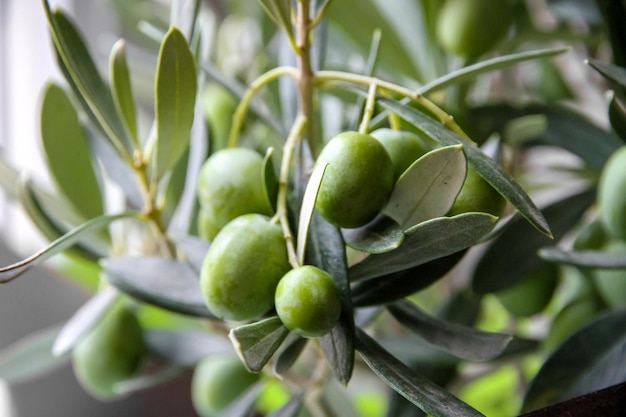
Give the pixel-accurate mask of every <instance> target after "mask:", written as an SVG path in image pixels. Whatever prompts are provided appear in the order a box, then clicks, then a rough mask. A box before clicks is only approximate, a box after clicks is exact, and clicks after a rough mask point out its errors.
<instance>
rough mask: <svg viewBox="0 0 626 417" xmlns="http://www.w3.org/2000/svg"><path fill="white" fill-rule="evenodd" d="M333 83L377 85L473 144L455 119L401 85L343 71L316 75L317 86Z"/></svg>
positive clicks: (320, 72) (321, 72)
mask: <svg viewBox="0 0 626 417" xmlns="http://www.w3.org/2000/svg"><path fill="white" fill-rule="evenodd" d="M333 81H342V82H347V83H351V84H357V85H364V86H368V87H369V86H370V85H371V84H376V85H377V86H378V88H380V89H382V90H386V91H388V92H390V93H394V94H398V95H401V96H403V97H406V98H408V99H410V100H412V101H414V102H415V103H418V104H419V105H421V106H423V107H424V108H425V109H426V110H428V111H429V112H431V113H432V114H433V115H435V117H437V119H438V120H439V122H440V123H441V124H443V125H444V126H446V127H447V128H448V129H450V130H452V131H453V132H455V133H456V134H458V135H459V136H461V137H462V138H463V139H466V140H468V141H470V142H472V143H473V141H472V139H471V138H470V137H469V136H468V135H467V134H466V133H465V132H464V131H463V129H461V127H460V126H459V125H458V124H457V123H456V121H455V120H454V118H453V117H452V116H451V115H449V114H448V113H446V112H445V111H444V110H442V109H441V108H440V107H439V106H437V105H436V104H435V103H433V102H432V101H430V100H429V99H427V98H426V97H424V96H423V95H421V94H417V93H415V92H414V91H412V90H410V89H408V88H406V87H402V86H400V85H397V84H394V83H391V82H388V81H384V80H381V79H379V78H376V77H370V76H367V75H360V74H353V73H348V72H343V71H328V70H325V71H318V72H317V73H316V74H315V82H316V84H317V85H323V84H324V83H328V82H333Z"/></svg>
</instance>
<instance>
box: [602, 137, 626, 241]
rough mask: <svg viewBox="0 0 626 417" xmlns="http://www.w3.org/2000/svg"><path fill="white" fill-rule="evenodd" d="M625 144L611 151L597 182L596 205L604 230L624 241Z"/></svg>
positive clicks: (625, 197)
mask: <svg viewBox="0 0 626 417" xmlns="http://www.w3.org/2000/svg"><path fill="white" fill-rule="evenodd" d="M625 190H626V146H622V147H621V148H619V149H618V150H617V151H615V152H613V154H612V155H611V157H610V158H609V159H608V161H607V162H606V164H605V165H604V168H603V169H602V174H601V175H600V182H599V183H598V207H599V209H600V211H599V215H600V220H601V221H602V224H603V225H604V227H605V229H606V231H607V232H608V233H609V234H610V235H612V236H614V237H616V238H618V239H620V240H623V241H626V192H625Z"/></svg>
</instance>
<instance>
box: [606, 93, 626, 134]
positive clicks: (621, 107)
mask: <svg viewBox="0 0 626 417" xmlns="http://www.w3.org/2000/svg"><path fill="white" fill-rule="evenodd" d="M609 121H610V122H611V127H612V128H613V131H614V132H615V133H616V134H617V135H618V136H619V137H620V138H621V139H622V141H625V142H626V92H625V94H615V95H613V98H612V99H611V102H610V103H609Z"/></svg>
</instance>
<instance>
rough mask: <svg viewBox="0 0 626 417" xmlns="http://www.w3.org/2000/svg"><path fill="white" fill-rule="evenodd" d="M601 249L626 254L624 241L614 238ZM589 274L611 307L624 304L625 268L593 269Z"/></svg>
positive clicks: (625, 291)
mask: <svg viewBox="0 0 626 417" xmlns="http://www.w3.org/2000/svg"><path fill="white" fill-rule="evenodd" d="M602 250H604V251H605V252H609V253H621V254H624V255H625V256H626V243H625V242H623V241H620V240H614V241H611V242H609V243H608V244H607V245H605V246H604V247H603V248H602ZM591 276H592V277H593V283H594V284H595V286H596V288H597V290H598V293H600V295H601V296H602V299H603V300H604V301H605V302H606V304H608V305H609V306H610V307H613V308H621V307H624V306H625V305H626V270H624V269H593V270H592V272H591Z"/></svg>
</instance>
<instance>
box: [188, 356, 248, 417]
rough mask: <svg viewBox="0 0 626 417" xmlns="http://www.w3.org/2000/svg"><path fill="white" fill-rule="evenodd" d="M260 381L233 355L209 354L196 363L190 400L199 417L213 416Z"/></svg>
mask: <svg viewBox="0 0 626 417" xmlns="http://www.w3.org/2000/svg"><path fill="white" fill-rule="evenodd" d="M258 380H259V374H253V373H251V372H248V370H247V369H246V367H245V366H244V365H243V364H242V363H241V360H239V358H238V357H236V356H211V357H208V358H206V359H204V360H203V361H201V362H200V363H198V365H196V368H195V370H194V373H193V377H192V380H191V400H192V403H193V407H194V409H195V410H196V412H197V413H198V414H199V415H200V416H201V417H216V416H218V415H219V414H220V413H221V412H222V411H224V409H226V408H227V407H228V406H229V405H230V404H231V403H232V402H233V401H234V400H235V399H236V398H237V397H239V396H240V395H241V394H243V392H244V391H245V390H246V389H248V388H249V387H250V386H252V385H253V384H254V383H256V382H257V381H258Z"/></svg>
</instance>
